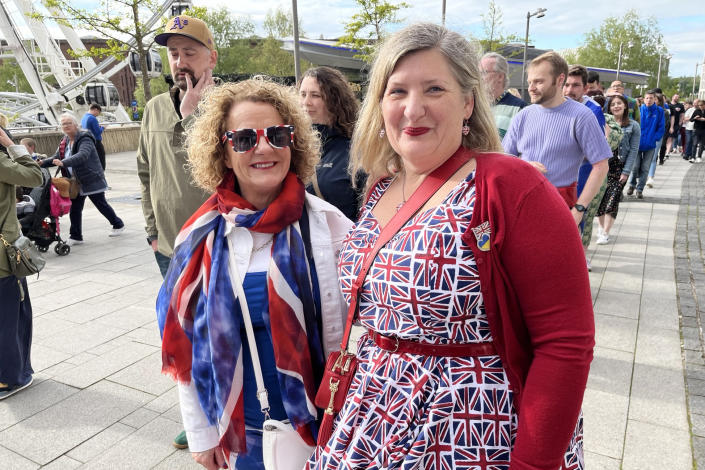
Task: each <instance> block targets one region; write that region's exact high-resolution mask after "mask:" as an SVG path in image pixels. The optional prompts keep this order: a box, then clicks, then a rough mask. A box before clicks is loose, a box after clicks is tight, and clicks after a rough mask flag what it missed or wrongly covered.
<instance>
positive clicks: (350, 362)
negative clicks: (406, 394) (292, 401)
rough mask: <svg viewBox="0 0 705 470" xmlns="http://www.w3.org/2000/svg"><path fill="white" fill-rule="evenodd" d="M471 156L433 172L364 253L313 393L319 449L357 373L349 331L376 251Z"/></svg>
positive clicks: (460, 153) (461, 154) (462, 153)
mask: <svg viewBox="0 0 705 470" xmlns="http://www.w3.org/2000/svg"><path fill="white" fill-rule="evenodd" d="M471 156H472V154H471V153H470V152H468V151H467V150H466V149H464V148H463V147H460V148H459V149H458V150H457V151H456V152H455V153H454V154H453V155H452V156H451V157H450V158H449V159H448V160H446V161H445V162H444V163H443V164H442V165H441V166H439V167H438V168H436V169H435V170H433V172H431V173H430V174H429V175H428V176H427V177H426V178H425V179H424V181H423V183H421V185H420V186H419V187H418V188H417V189H416V191H414V193H413V194H412V195H411V197H410V198H409V199H408V200H407V201H406V202H405V203H404V205H402V206H401V207H400V208H399V210H398V212H397V213H396V214H395V215H394V216H393V217H392V218H391V220H390V221H389V222H388V223H387V225H385V226H384V228H383V229H382V232H381V233H380V234H379V237H378V238H377V241H376V243H375V244H374V246H373V247H372V249H371V250H370V251H369V252H368V253H367V255H366V257H365V259H364V261H363V263H362V267H361V268H360V272H359V273H358V275H357V278H356V279H355V281H354V282H353V283H352V290H351V292H350V305H349V306H348V314H347V319H346V321H345V331H344V333H343V339H342V341H341V344H340V348H341V350H340V351H336V352H333V353H331V355H330V356H329V357H328V360H327V361H326V367H325V370H324V371H323V380H322V381H321V386H320V387H319V389H318V391H317V393H316V399H315V400H314V403H315V404H316V406H317V407H319V408H323V410H324V411H323V421H322V422H321V427H320V429H319V431H318V442H317V444H318V445H319V446H325V445H326V443H327V442H328V440H329V439H330V436H331V435H332V434H333V421H334V420H335V417H336V415H337V414H338V413H339V412H340V410H341V409H342V408H343V405H344V404H345V399H346V397H347V395H348V390H349V389H350V384H351V383H352V379H353V377H354V375H355V371H356V369H357V356H356V354H355V353H354V352H350V350H349V343H350V331H351V330H352V326H353V322H354V321H355V316H356V314H357V306H358V303H359V301H360V291H361V289H362V285H363V283H364V281H365V276H366V275H367V272H368V271H369V269H370V267H372V263H373V262H374V259H375V257H376V256H377V253H378V252H379V250H381V249H382V247H383V246H384V245H386V244H387V242H389V240H391V239H392V237H393V236H394V235H396V233H397V232H398V231H399V229H401V228H402V227H403V226H404V224H405V223H406V222H407V221H408V220H409V219H411V218H412V217H413V216H414V214H416V213H417V212H418V211H419V209H421V208H422V207H423V206H424V204H426V202H427V201H428V200H429V199H430V198H431V196H433V195H434V194H435V193H436V191H438V190H439V189H440V188H441V186H443V185H444V184H445V183H446V181H448V179H449V178H450V177H451V176H452V175H453V174H454V173H455V172H456V171H458V170H459V169H460V167H462V166H463V165H464V164H465V163H467V162H468V160H470V158H471Z"/></svg>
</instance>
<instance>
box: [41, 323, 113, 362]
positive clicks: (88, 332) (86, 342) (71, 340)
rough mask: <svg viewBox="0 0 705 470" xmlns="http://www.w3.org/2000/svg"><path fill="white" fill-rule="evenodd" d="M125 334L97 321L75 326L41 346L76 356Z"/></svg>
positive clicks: (47, 340)
mask: <svg viewBox="0 0 705 470" xmlns="http://www.w3.org/2000/svg"><path fill="white" fill-rule="evenodd" d="M124 333H125V330H124V329H123V328H116V327H114V326H111V327H109V326H106V325H103V324H100V323H97V322H95V321H91V322H89V323H85V324H82V325H75V326H73V327H71V328H68V329H66V330H64V331H62V332H60V333H58V334H56V335H52V336H50V337H48V338H46V339H44V340H43V341H41V344H43V345H44V346H47V347H49V348H52V349H58V350H59V351H64V352H67V353H69V354H72V355H75V354H78V353H81V352H83V351H86V350H88V349H91V348H94V347H96V346H98V345H100V344H103V343H105V342H107V341H110V340H111V339H113V338H116V337H118V336H120V335H122V334H124Z"/></svg>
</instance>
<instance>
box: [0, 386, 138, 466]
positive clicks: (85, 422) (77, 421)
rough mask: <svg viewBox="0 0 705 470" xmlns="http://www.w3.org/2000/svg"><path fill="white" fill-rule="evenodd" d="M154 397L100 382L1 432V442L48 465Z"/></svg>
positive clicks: (33, 459) (25, 455)
mask: <svg viewBox="0 0 705 470" xmlns="http://www.w3.org/2000/svg"><path fill="white" fill-rule="evenodd" d="M151 399H152V396H151V395H149V394H147V393H144V392H140V391H138V390H134V389H131V388H128V387H124V386H122V385H119V384H116V383H111V382H108V381H102V382H99V383H97V384H95V385H93V386H91V387H89V388H87V389H85V390H82V391H80V392H78V393H76V394H74V395H72V396H70V397H69V398H67V399H66V400H63V401H62V402H60V403H58V404H56V405H54V406H51V407H49V408H47V409H45V410H43V411H41V412H39V413H37V414H35V415H32V416H31V417H29V418H27V419H25V420H23V421H21V422H20V423H17V424H15V425H14V426H12V427H10V428H8V429H5V430H4V431H2V432H0V442H2V443H3V444H2V445H3V446H5V447H7V448H8V449H10V450H12V451H14V452H16V453H18V454H20V455H22V456H24V457H27V458H29V459H31V460H32V461H35V462H38V463H41V464H47V463H49V462H51V461H52V460H54V459H56V458H58V457H60V456H61V455H63V454H64V453H66V452H67V451H69V450H71V449H73V448H74V447H76V446H77V445H79V444H81V443H82V442H83V441H85V440H87V439H89V438H91V437H92V436H94V435H96V434H98V433H99V432H100V431H102V430H103V429H105V428H107V427H108V426H110V425H111V424H113V423H115V422H117V421H119V420H120V419H122V418H124V417H125V416H127V415H129V414H130V413H132V412H133V411H135V410H136V409H138V408H140V407H142V406H143V405H144V404H145V403H147V402H148V401H150V400H151Z"/></svg>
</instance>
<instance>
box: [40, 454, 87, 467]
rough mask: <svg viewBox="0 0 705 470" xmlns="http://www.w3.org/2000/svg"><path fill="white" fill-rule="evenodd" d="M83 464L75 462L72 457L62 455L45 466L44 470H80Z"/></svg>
mask: <svg viewBox="0 0 705 470" xmlns="http://www.w3.org/2000/svg"><path fill="white" fill-rule="evenodd" d="M80 466H81V462H79V461H78V460H74V459H72V458H71V457H67V456H65V455H62V456H61V457H59V458H58V459H56V460H53V461H51V462H49V464H47V465H44V466H43V467H42V470H73V469H74V468H79V467H80Z"/></svg>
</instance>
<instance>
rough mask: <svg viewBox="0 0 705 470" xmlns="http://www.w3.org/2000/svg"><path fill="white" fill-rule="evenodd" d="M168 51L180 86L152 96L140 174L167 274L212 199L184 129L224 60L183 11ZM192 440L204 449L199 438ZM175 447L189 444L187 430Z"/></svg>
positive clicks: (166, 40)
mask: <svg viewBox="0 0 705 470" xmlns="http://www.w3.org/2000/svg"><path fill="white" fill-rule="evenodd" d="M155 41H156V43H157V44H161V45H162V46H166V48H167V50H168V54H167V56H168V58H169V68H170V70H171V76H172V77H173V79H174V87H173V88H172V89H171V90H169V91H168V92H165V93H162V94H161V95H158V96H155V97H154V98H152V99H151V100H150V101H149V102H148V103H147V105H146V106H145V108H144V114H143V116H142V127H141V130H140V141H139V146H138V148H137V174H138V176H139V178H140V183H141V186H142V188H141V189H142V213H143V215H144V219H145V222H146V224H145V230H146V232H147V243H148V244H149V245H150V246H151V248H152V250H154V256H155V258H156V261H157V265H158V266H159V271H160V272H161V274H162V276H165V275H166V272H167V269H168V268H169V263H170V262H171V256H172V251H173V246H174V240H175V239H176V235H177V234H178V233H179V230H180V229H181V226H182V225H183V224H184V223H185V222H186V220H187V219H188V218H189V217H190V216H191V214H193V213H194V212H195V211H196V209H198V208H199V207H200V206H201V204H203V202H204V201H205V200H206V199H207V198H208V194H207V193H205V192H204V191H203V190H201V189H199V188H197V187H196V186H194V185H193V184H192V183H191V175H190V174H189V172H188V170H187V169H186V163H187V157H186V149H185V148H184V145H183V142H184V129H186V128H187V127H188V125H189V122H190V121H193V120H194V119H195V116H193V112H194V111H195V109H196V107H197V105H198V102H199V100H200V99H201V96H202V95H203V92H204V90H205V89H206V88H208V87H209V86H212V85H214V84H216V82H217V79H216V80H214V79H213V75H212V72H213V69H214V68H215V66H216V64H217V61H218V52H217V51H216V49H215V43H214V41H213V34H212V33H211V32H210V30H209V29H208V26H206V24H205V23H204V22H203V21H201V20H199V19H198V18H193V17H191V16H186V15H179V16H175V17H174V18H172V19H170V20H169V21H168V22H167V24H166V26H165V27H164V31H163V32H162V33H160V34H158V35H157V36H156V37H155ZM188 438H189V439H191V438H193V439H195V441H194V442H192V443H191V444H192V446H193V450H194V451H198V450H203V449H199V447H198V446H199V442H198V439H197V438H196V437H194V436H188ZM174 446H175V447H177V448H179V449H183V448H186V447H188V442H187V436H186V434H185V433H184V432H181V433H180V434H179V435H178V436H177V437H176V439H174Z"/></svg>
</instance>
